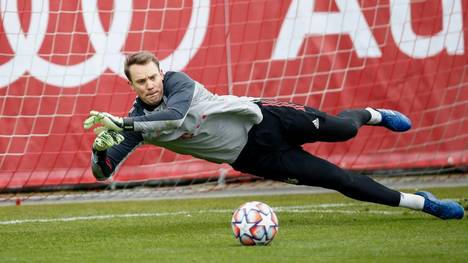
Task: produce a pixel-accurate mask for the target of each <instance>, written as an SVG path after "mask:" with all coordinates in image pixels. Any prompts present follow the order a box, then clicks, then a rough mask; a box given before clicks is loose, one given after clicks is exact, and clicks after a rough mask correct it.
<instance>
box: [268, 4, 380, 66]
mask: <svg viewBox="0 0 468 263" xmlns="http://www.w3.org/2000/svg"><path fill="white" fill-rule="evenodd" d="M336 5H337V6H338V9H339V10H340V12H312V10H313V7H314V6H315V1H310V0H304V1H303V0H293V1H292V2H291V5H290V6H289V9H288V13H287V15H286V18H285V20H284V22H283V25H282V26H281V31H280V34H279V37H278V40H277V42H276V45H275V47H274V50H273V55H272V59H277V60H284V59H291V58H295V57H297V55H298V53H299V49H300V48H301V45H302V43H303V41H304V39H305V38H306V37H307V36H310V35H332V34H347V35H348V36H349V37H350V38H351V41H352V43H353V45H354V48H355V50H356V53H357V55H358V57H380V56H381V52H380V49H379V46H378V44H377V41H376V40H375V39H374V36H373V35H372V32H371V30H370V28H369V25H368V24H367V21H366V19H365V18H364V15H363V14H362V12H361V8H360V6H359V4H358V3H357V1H356V0H336Z"/></svg>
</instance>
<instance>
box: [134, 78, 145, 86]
mask: <svg viewBox="0 0 468 263" xmlns="http://www.w3.org/2000/svg"><path fill="white" fill-rule="evenodd" d="M145 82H146V81H145V80H144V79H143V80H137V82H136V83H137V84H139V85H143V84H145Z"/></svg>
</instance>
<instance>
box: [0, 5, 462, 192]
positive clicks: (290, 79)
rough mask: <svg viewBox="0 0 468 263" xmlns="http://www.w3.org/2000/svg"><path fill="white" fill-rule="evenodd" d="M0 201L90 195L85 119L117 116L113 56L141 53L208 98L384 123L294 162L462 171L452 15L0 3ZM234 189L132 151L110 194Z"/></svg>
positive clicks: (456, 29) (208, 174)
mask: <svg viewBox="0 0 468 263" xmlns="http://www.w3.org/2000/svg"><path fill="white" fill-rule="evenodd" d="M0 8H1V10H0V18H1V19H0V20H1V23H0V47H1V48H0V50H1V51H0V120H1V125H0V192H6V191H21V190H24V189H49V188H51V187H52V188H53V187H58V188H60V187H70V186H76V187H80V186H89V185H96V181H95V179H94V177H93V176H92V173H91V169H90V158H91V156H90V154H91V145H92V141H93V139H94V134H92V132H87V131H85V130H83V128H82V122H83V120H84V119H85V118H86V116H87V114H88V113H89V111H90V110H92V109H94V110H98V111H106V112H109V113H112V114H114V115H119V116H123V115H126V114H127V113H128V110H129V109H130V107H131V105H132V103H133V101H134V99H135V94H134V92H133V91H132V90H131V88H130V87H129V86H128V84H127V81H126V80H125V77H124V74H123V61H124V58H125V56H126V55H127V54H129V53H132V52H136V51H141V50H148V51H151V52H153V53H154V54H156V55H157V56H158V58H159V59H160V60H161V67H162V69H163V70H164V71H184V72H186V73H188V74H189V75H190V76H191V77H192V78H193V79H195V80H197V81H198V82H200V83H202V84H204V85H205V86H206V87H207V88H208V89H209V90H210V91H212V92H214V93H217V94H232V95H239V96H254V97H264V98H274V99H278V100H283V101H290V102H294V103H300V104H305V105H307V106H310V107H315V108H318V109H320V110H323V111H326V112H330V113H338V112H339V111H341V110H343V109H345V108H363V107H367V106H372V107H376V108H390V109H395V110H398V111H401V112H403V113H405V114H406V115H408V116H409V117H410V118H411V120H412V122H413V128H412V129H411V130H410V131H408V132H406V133H401V134H396V133H392V132H389V131H388V130H385V129H383V128H367V127H364V128H362V129H361V130H360V133H359V135H358V136H357V137H356V138H354V139H353V140H351V141H348V142H345V143H339V144H329V143H314V144H307V145H305V149H306V150H307V151H309V152H311V153H313V154H315V155H317V156H319V157H322V158H325V159H327V160H329V161H331V162H333V163H336V164H338V165H340V166H341V167H344V168H346V169H353V170H364V171H375V170H379V171H381V170H385V171H392V170H393V171H394V170H417V169H425V170H430V171H432V172H435V173H438V172H441V171H443V170H444V169H446V168H447V167H455V168H465V167H467V166H468V117H467V116H468V70H467V69H468V64H467V61H468V54H467V52H468V51H467V50H466V43H467V40H468V39H467V34H468V7H467V6H466V3H463V2H462V0H447V1H414V0H384V1H381V0H370V1H358V0H321V1H312V0H290V1H271V0H252V1H237V0H225V1H212V0H187V1H150V0H142V1H130V0H119V1H97V0H90V1H75V0H73V1H46V0H38V1H10V0H1V1H0ZM219 176H221V178H225V177H226V178H238V177H239V176H242V175H241V174H240V173H238V172H236V171H234V170H232V168H231V167H230V166H229V165H227V164H223V165H217V164H212V163H208V162H206V161H202V160H197V159H194V158H192V157H190V156H184V155H180V154H175V153H173V152H170V151H168V150H165V149H162V148H158V147H154V146H143V147H141V148H139V149H138V150H136V151H135V152H134V153H133V154H132V155H131V156H130V157H129V158H128V159H127V160H126V161H125V163H124V164H123V165H122V167H121V169H120V171H119V172H118V173H117V174H116V176H115V177H114V183H119V184H128V185H131V184H138V183H143V184H144V183H145V182H146V183H147V184H148V182H165V181H171V180H172V181H176V182H181V181H187V182H189V183H190V182H200V181H208V180H209V181H212V180H218V179H219Z"/></svg>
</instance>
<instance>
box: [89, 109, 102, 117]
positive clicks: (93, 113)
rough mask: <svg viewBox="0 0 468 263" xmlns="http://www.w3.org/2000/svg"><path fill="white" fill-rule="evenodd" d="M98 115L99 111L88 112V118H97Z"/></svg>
mask: <svg viewBox="0 0 468 263" xmlns="http://www.w3.org/2000/svg"><path fill="white" fill-rule="evenodd" d="M99 114H100V112H99V111H95V110H92V111H90V112H89V116H98V115H99Z"/></svg>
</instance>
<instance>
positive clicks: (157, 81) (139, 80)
mask: <svg viewBox="0 0 468 263" xmlns="http://www.w3.org/2000/svg"><path fill="white" fill-rule="evenodd" d="M129 71H130V76H131V77H132V80H131V81H130V85H131V86H132V87H133V90H135V92H136V93H137V95H138V97H140V99H141V100H142V101H143V102H144V103H146V104H148V105H158V104H159V102H160V101H161V99H162V97H163V79H164V74H163V72H162V70H160V69H158V67H157V66H156V64H154V62H153V61H150V62H149V63H147V64H145V65H137V64H134V65H131V66H130V68H129Z"/></svg>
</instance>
